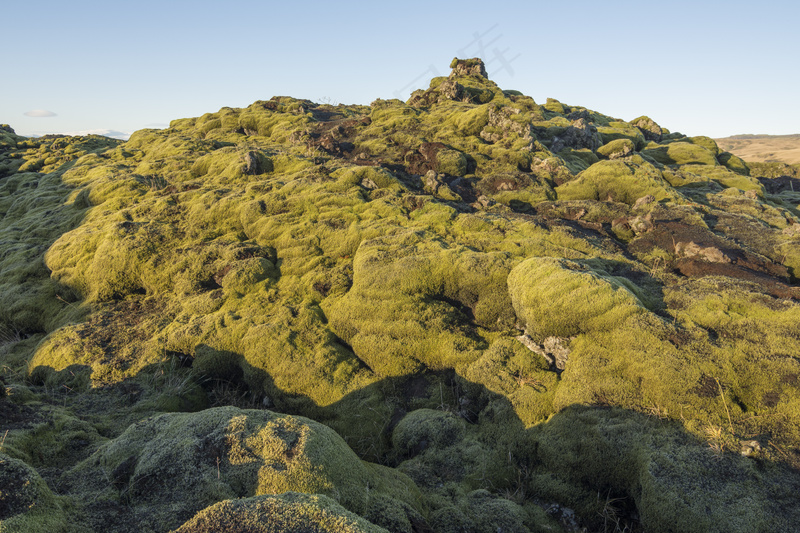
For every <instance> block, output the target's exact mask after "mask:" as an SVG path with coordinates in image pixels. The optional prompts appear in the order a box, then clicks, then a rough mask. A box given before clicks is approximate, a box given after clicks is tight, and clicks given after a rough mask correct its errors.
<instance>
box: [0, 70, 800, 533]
mask: <svg viewBox="0 0 800 533" xmlns="http://www.w3.org/2000/svg"><path fill="white" fill-rule="evenodd" d="M451 68H452V73H451V74H450V75H449V76H448V77H439V78H434V79H433V80H431V83H430V88H429V89H427V90H424V91H423V90H420V91H416V92H415V93H413V94H412V95H411V97H410V99H409V100H408V101H407V102H402V101H400V100H380V99H379V100H376V101H374V102H372V104H370V105H369V106H366V105H325V104H318V103H314V102H311V101H308V100H298V99H295V98H290V97H274V98H271V99H270V100H267V101H258V102H255V103H253V104H252V105H250V106H249V107H247V108H244V109H236V108H228V107H226V108H222V109H221V110H219V111H218V112H216V113H208V114H205V115H203V116H201V117H197V118H186V119H180V120H175V121H173V122H172V123H171V125H170V127H169V128H167V129H163V130H152V129H151V130H141V131H138V132H136V133H134V134H133V135H132V136H131V138H130V139H129V140H128V141H127V142H122V141H119V140H114V139H109V138H105V137H99V136H88V137H64V136H45V137H41V138H24V137H21V136H18V135H16V134H15V133H14V130H13V128H11V127H10V126H7V125H3V126H2V127H0V295H2V306H0V379H1V380H2V383H0V531H2V532H3V533H10V532H28V533H31V532H93V531H108V532H117V533H125V532H134V531H135V532H168V531H176V532H180V533H201V532H206V533H210V532H215V531H230V532H241V533H244V532H277V531H288V532H295V533H299V532H310V531H315V532H386V531H389V532H398V533H423V532H425V533H427V532H442V533H456V532H473V533H484V532H485V533H489V532H491V533H497V532H500V531H502V532H504V533H509V532H518V533H523V532H526V533H527V532H556V531H562V532H579V531H580V532H622V531H626V532H642V531H644V532H682V533H686V532H726V533H729V532H742V533H744V532H747V533H753V532H794V531H798V530H800V505H798V502H800V500H799V499H798V494H800V283H799V281H800V210H799V208H800V171H798V167H797V166H789V165H780V164H769V163H745V162H744V161H743V160H742V159H740V158H739V157H737V156H735V155H733V154H731V153H728V152H725V151H722V150H720V148H719V147H718V145H717V144H716V142H715V141H713V140H712V139H710V138H708V137H687V136H685V135H682V134H680V133H677V132H671V131H670V130H668V129H667V128H665V127H664V126H662V125H660V124H659V123H657V122H656V121H655V120H653V119H652V118H649V117H638V118H634V119H633V120H629V121H625V120H621V119H617V118H613V117H610V116H607V115H604V114H602V113H599V112H596V111H592V110H590V109H586V108H584V107H580V106H575V105H567V104H564V103H561V102H559V101H557V100H554V99H548V100H547V101H546V102H545V103H543V104H541V103H536V102H535V101H534V100H533V99H532V98H530V97H528V96H525V95H524V94H522V93H520V92H518V91H513V90H503V89H501V88H499V87H498V86H497V85H496V84H495V83H494V82H492V81H491V80H490V79H489V78H488V77H487V73H486V69H485V67H484V65H483V62H482V61H480V60H479V59H466V60H465V59H454V60H453V63H452V64H451ZM659 120H662V121H664V122H666V121H667V120H668V117H660V118H659Z"/></svg>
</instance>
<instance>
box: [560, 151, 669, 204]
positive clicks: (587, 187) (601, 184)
mask: <svg viewBox="0 0 800 533" xmlns="http://www.w3.org/2000/svg"><path fill="white" fill-rule="evenodd" d="M556 193H557V195H558V198H559V199H561V200H600V201H615V202H624V203H626V204H630V205H633V203H635V202H636V200H638V199H639V198H641V197H643V196H646V195H648V194H652V195H653V196H654V197H655V198H656V200H665V199H668V198H671V197H674V192H673V191H671V190H670V188H669V185H668V184H667V183H666V182H665V181H664V179H663V177H662V174H661V172H660V171H659V170H658V169H656V168H655V167H654V166H653V165H650V164H649V163H645V162H641V163H636V162H634V161H630V162H629V161H620V160H615V161H600V162H599V163H595V164H594V165H592V166H591V167H589V168H588V169H586V170H584V171H583V172H581V173H580V174H578V179H576V180H574V181H570V182H568V183H565V184H563V185H560V186H558V187H556Z"/></svg>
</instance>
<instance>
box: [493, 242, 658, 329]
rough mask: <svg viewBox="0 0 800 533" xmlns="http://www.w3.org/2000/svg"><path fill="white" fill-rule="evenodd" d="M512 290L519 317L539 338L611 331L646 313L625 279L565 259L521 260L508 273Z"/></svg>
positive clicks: (512, 299) (512, 297) (510, 290)
mask: <svg viewBox="0 0 800 533" xmlns="http://www.w3.org/2000/svg"><path fill="white" fill-rule="evenodd" d="M508 288H509V293H510V294H511V301H512V303H513V305H514V309H515V311H516V313H517V316H519V317H520V318H521V319H522V320H523V321H524V323H525V327H526V330H527V331H529V332H530V333H531V335H532V336H534V337H535V338H542V339H543V338H545V337H551V336H553V337H571V336H574V335H577V334H578V333H585V332H588V331H594V330H597V331H604V330H609V329H613V328H614V327H616V326H618V325H620V324H622V323H624V322H625V320H626V319H627V318H629V317H631V316H634V315H637V314H640V313H644V312H646V310H645V308H644V307H643V306H642V305H641V303H640V302H639V300H638V299H637V298H636V296H635V295H634V293H633V291H632V286H631V284H630V282H628V281H627V280H623V279H621V278H614V277H613V276H608V275H605V274H601V273H599V272H597V271H593V270H591V269H589V268H587V267H586V266H584V265H581V264H580V263H577V262H573V261H565V260H563V259H555V258H548V257H534V258H531V259H527V260H525V261H523V262H522V263H520V264H519V265H517V266H516V267H514V270H512V271H511V273H510V274H509V276H508Z"/></svg>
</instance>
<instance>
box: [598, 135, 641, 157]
mask: <svg viewBox="0 0 800 533" xmlns="http://www.w3.org/2000/svg"><path fill="white" fill-rule="evenodd" d="M635 151H636V145H635V144H634V143H633V141H631V140H630V139H615V140H613V141H611V142H609V143H608V144H604V145H603V146H601V147H600V148H598V149H597V155H598V156H600V157H603V158H605V159H619V158H621V157H627V156H629V155H631V154H633V153H634V152H635Z"/></svg>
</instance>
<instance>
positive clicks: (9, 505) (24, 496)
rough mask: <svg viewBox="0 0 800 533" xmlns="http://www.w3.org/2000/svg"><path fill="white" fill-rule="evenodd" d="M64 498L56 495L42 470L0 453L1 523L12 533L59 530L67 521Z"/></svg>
mask: <svg viewBox="0 0 800 533" xmlns="http://www.w3.org/2000/svg"><path fill="white" fill-rule="evenodd" d="M62 504H63V499H60V498H58V497H57V496H55V495H54V494H53V493H52V491H51V490H50V488H49V487H48V486H47V484H46V483H45V481H44V480H43V479H42V477H41V476H40V475H39V473H38V472H37V471H36V470H34V469H33V468H32V467H30V466H28V465H27V464H25V463H24V462H22V461H20V460H18V459H14V458H12V457H9V456H8V455H6V454H4V453H0V524H1V525H2V528H3V531H8V532H9V533H12V532H13V533H23V532H30V533H39V532H41V533H44V532H45V531H59V530H63V529H62V528H63V527H64V526H65V524H66V514H65V513H64V511H63V509H62Z"/></svg>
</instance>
